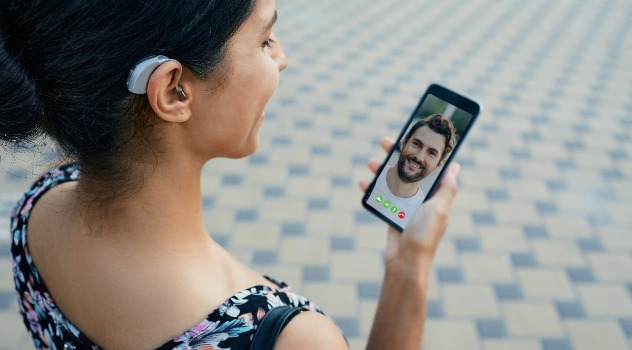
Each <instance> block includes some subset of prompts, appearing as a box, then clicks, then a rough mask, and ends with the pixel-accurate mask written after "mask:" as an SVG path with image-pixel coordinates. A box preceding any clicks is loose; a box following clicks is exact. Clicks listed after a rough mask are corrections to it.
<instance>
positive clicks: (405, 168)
mask: <svg viewBox="0 0 632 350" xmlns="http://www.w3.org/2000/svg"><path fill="white" fill-rule="evenodd" d="M480 111H481V105H480V104H479V103H478V102H476V101H474V100H472V99H470V98H467V97H465V96H463V95H461V94H459V93H457V92H454V91H452V90H450V89H448V88H445V87H443V86H440V85H437V84H432V85H430V87H428V90H427V91H426V93H424V95H423V96H422V97H421V100H420V101H419V104H418V105H417V108H415V111H414V112H413V114H412V115H411V117H410V118H409V120H408V122H407V123H406V125H405V126H404V128H403V130H402V132H401V134H400V135H399V138H398V139H397V141H396V142H395V145H394V146H393V148H392V149H391V151H390V153H389V154H388V156H387V157H386V160H385V161H384V163H383V164H382V166H381V167H380V170H379V171H378V172H377V174H376V176H375V179H374V180H373V182H372V183H371V185H370V186H369V188H368V190H367V191H366V193H365V195H364V197H363V198H362V205H363V206H364V207H365V208H366V209H368V210H369V211H370V212H372V213H373V214H375V215H376V216H377V217H379V218H380V219H382V220H384V221H386V222H387V223H388V224H389V225H391V226H393V227H394V228H396V229H398V230H399V231H400V232H401V231H403V230H404V229H405V228H406V226H407V225H408V222H409V220H410V218H411V217H412V216H413V215H414V214H415V212H416V211H417V209H418V208H419V206H420V205H421V204H422V203H423V202H425V201H426V200H428V199H429V198H430V197H431V196H432V194H433V193H434V191H435V189H436V188H437V187H438V184H439V182H440V180H441V176H442V175H443V172H444V170H445V169H447V166H448V164H450V162H451V161H452V159H453V158H454V155H455V154H456V152H457V151H458V149H459V147H460V146H461V144H462V142H463V139H464V138H465V136H466V135H467V133H468V132H469V131H470V129H471V128H472V125H473V124H474V121H475V120H476V118H477V117H478V115H479V113H480Z"/></svg>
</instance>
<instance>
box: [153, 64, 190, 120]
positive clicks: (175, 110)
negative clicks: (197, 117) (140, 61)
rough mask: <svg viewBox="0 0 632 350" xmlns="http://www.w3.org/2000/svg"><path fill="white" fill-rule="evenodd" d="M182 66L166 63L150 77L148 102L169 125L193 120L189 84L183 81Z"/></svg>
mask: <svg viewBox="0 0 632 350" xmlns="http://www.w3.org/2000/svg"><path fill="white" fill-rule="evenodd" d="M182 70H183V67H182V64H180V62H178V61H176V60H169V61H167V62H164V63H163V64H161V65H160V66H158V68H156V70H154V72H153V73H152V74H151V76H150V77H149V82H148V83H147V100H148V101H149V105H150V106H151V109H152V110H153V111H154V113H155V114H156V116H158V118H160V119H162V120H164V121H166V122H169V123H182V122H186V121H188V120H189V119H190V118H191V108H190V107H191V106H190V102H191V99H190V98H189V97H188V96H189V94H188V93H187V91H188V89H189V84H187V83H186V82H184V81H181V78H182Z"/></svg>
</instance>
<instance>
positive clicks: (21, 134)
mask: <svg viewBox="0 0 632 350" xmlns="http://www.w3.org/2000/svg"><path fill="white" fill-rule="evenodd" d="M0 81H2V84H0V141H5V142H10V143H26V142H28V141H30V140H32V139H33V138H35V137H36V136H38V135H39V134H41V132H42V124H43V123H44V110H43V108H42V105H41V103H40V101H39V98H38V97H37V91H36V87H35V82H34V81H33V79H32V78H31V76H30V75H29V73H28V72H27V71H26V70H25V69H24V67H22V65H21V64H20V62H19V61H18V60H17V58H16V57H15V56H13V55H11V54H10V53H9V52H7V50H6V47H5V38H4V36H3V35H2V33H1V32H0Z"/></svg>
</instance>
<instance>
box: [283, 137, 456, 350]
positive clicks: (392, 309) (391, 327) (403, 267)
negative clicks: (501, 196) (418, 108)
mask: <svg viewBox="0 0 632 350" xmlns="http://www.w3.org/2000/svg"><path fill="white" fill-rule="evenodd" d="M392 145H393V142H392V140H383V142H382V146H383V147H384V148H385V149H386V150H388V149H390V147H392ZM369 167H370V168H371V170H373V171H374V172H375V170H376V169H377V168H379V164H377V163H375V162H370V163H369ZM458 172H459V165H458V164H452V165H451V166H450V168H449V169H448V171H446V173H445V175H444V177H443V179H442V180H441V184H440V186H439V188H438V189H437V191H436V192H435V194H434V196H433V197H432V198H431V199H429V200H428V201H427V202H425V203H424V204H423V205H422V206H421V208H420V209H419V210H418V211H417V212H416V213H415V215H414V216H413V218H412V219H411V221H410V223H409V224H408V226H407V227H406V230H404V232H402V233H400V232H398V231H397V230H395V229H393V228H389V230H388V240H387V244H386V249H385V251H384V260H385V263H386V269H385V276H384V281H383V283H382V291H381V293H380V299H379V303H378V307H377V312H376V314H375V318H374V321H373V327H372V328H371V334H370V336H369V341H368V344H367V349H370V350H372V349H398V350H407V349H414V350H418V349H419V348H420V347H421V342H422V335H423V329H424V323H425V319H426V301H427V299H426V293H427V289H428V279H429V275H430V269H431V266H432V261H433V259H434V257H435V254H436V251H437V247H438V245H439V242H440V241H441V238H442V237H443V234H444V233H445V230H446V229H447V226H448V215H449V211H450V208H451V206H452V201H453V199H454V197H455V196H456V193H457V183H456V177H457V175H458ZM360 186H361V187H362V188H363V189H364V190H366V187H367V186H368V183H366V182H363V183H361V184H360ZM310 314H311V315H310ZM275 349H296V350H307V349H332V350H342V349H347V346H346V344H345V343H344V341H343V339H342V337H341V335H340V332H339V331H338V329H337V328H336V326H335V325H334V323H333V322H332V321H331V320H329V319H327V318H326V317H324V316H322V315H319V314H317V313H310V312H307V313H303V314H301V315H299V316H297V317H296V318H295V319H294V320H292V322H290V323H289V324H288V326H287V328H286V330H284V331H283V333H281V337H280V338H279V341H278V342H277V346H276V347H275Z"/></svg>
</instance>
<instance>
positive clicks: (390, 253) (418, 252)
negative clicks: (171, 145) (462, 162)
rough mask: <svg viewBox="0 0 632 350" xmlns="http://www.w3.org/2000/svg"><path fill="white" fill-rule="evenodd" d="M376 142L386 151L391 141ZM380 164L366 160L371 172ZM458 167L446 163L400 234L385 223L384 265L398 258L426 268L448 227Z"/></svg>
mask: <svg viewBox="0 0 632 350" xmlns="http://www.w3.org/2000/svg"><path fill="white" fill-rule="evenodd" d="M380 143H381V145H382V148H383V149H384V150H385V151H386V152H389V151H390V150H391V148H392V147H393V145H394V144H395V141H394V140H393V139H391V138H387V137H385V138H382V140H381V142H380ZM380 165H381V164H380V163H379V162H378V161H377V160H375V159H370V160H369V162H368V167H369V169H370V170H371V171H372V172H373V173H376V172H377V170H378V169H379V168H380ZM459 169H460V166H459V165H458V164H456V163H453V164H451V165H450V167H449V168H448V169H447V170H446V172H445V173H444V175H443V178H442V179H441V183H440V184H439V187H438V188H437V190H436V191H435V193H434V195H433V196H432V198H430V199H429V200H428V201H427V202H425V203H424V204H422V205H421V207H420V208H419V210H417V212H416V213H415V214H414V216H413V217H412V219H411V220H410V221H409V223H408V226H407V227H406V229H405V230H404V232H402V233H400V232H399V231H397V230H396V229H394V228H392V227H390V226H389V229H388V240H387V244H386V248H385V251H384V260H385V263H386V265H387V267H388V266H389V265H390V264H392V263H393V262H397V261H400V262H402V263H404V264H406V265H408V266H413V267H421V266H425V267H427V268H429V265H430V264H431V262H432V259H433V258H434V255H435V253H436V251H437V247H438V246H439V242H440V241H441V238H442V237H443V234H444V233H445V230H446V229H447V227H448V215H449V211H450V208H451V207H452V201H453V199H454V197H455V195H456V193H457V182H456V178H457V175H458V173H459ZM369 184H370V182H368V181H360V188H361V189H362V190H363V191H366V190H367V188H368V187H369Z"/></svg>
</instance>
